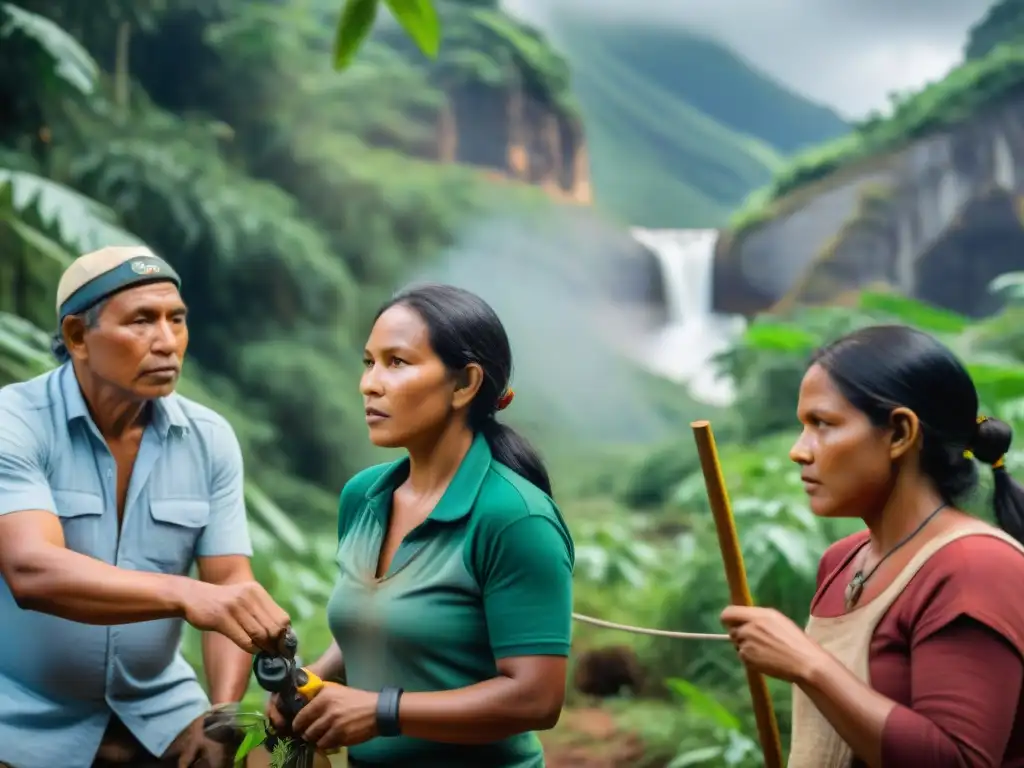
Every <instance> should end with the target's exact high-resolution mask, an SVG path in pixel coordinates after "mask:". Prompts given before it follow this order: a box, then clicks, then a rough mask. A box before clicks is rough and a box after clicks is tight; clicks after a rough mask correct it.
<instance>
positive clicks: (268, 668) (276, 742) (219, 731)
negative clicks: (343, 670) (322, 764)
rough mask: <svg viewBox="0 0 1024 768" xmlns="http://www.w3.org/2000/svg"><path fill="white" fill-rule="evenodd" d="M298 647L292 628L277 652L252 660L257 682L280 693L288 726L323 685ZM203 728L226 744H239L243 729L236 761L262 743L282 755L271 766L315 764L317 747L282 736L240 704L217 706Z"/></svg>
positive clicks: (292, 767) (293, 767)
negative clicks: (298, 655) (303, 660)
mask: <svg viewBox="0 0 1024 768" xmlns="http://www.w3.org/2000/svg"><path fill="white" fill-rule="evenodd" d="M298 649H299V640H298V638H297V637H296V636H295V632H294V631H293V630H292V629H291V628H290V627H289V629H288V630H287V631H286V632H285V634H284V636H283V637H282V638H281V642H280V645H279V647H278V652H277V653H268V652H267V651H260V652H259V653H257V654H256V656H255V657H254V658H253V661H252V671H253V675H254V676H255V677H256V682H257V683H258V684H259V686H260V688H262V689H263V690H265V691H267V692H268V693H272V694H277V695H278V702H279V703H278V711H280V713H281V714H282V716H283V717H284V718H285V721H286V722H287V723H288V725H289V726H290V725H291V722H292V720H294V718H295V715H297V714H298V713H299V710H301V709H302V708H303V707H304V706H305V705H306V704H308V703H309V702H310V700H312V698H313V697H314V696H316V695H317V694H318V693H319V692H320V690H321V689H322V688H323V687H324V681H323V680H321V679H320V677H319V676H318V675H316V674H314V673H313V672H310V671H309V670H308V669H306V668H304V667H300V666H299V665H298V662H297V660H296V653H297V652H298ZM204 730H205V732H206V735H207V736H208V737H209V738H211V739H213V740H215V741H219V742H221V743H225V744H230V743H233V742H234V743H237V741H238V733H239V731H244V732H245V736H244V738H243V739H242V746H241V747H239V750H238V753H237V754H236V760H237V759H240V758H241V757H244V755H245V754H247V753H248V752H249V751H250V750H252V749H254V748H256V747H258V746H260V744H262V745H263V746H264V747H265V748H266V750H267V751H268V752H270V753H271V755H272V756H280V757H281V762H280V763H274V762H273V761H272V763H271V764H272V765H278V764H279V765H282V766H288V768H302V767H303V766H312V765H313V757H314V755H315V753H316V747H315V746H314V745H312V744H307V743H305V742H303V741H301V740H292V739H282V738H281V737H279V736H278V734H276V733H274V730H273V728H272V727H271V725H270V724H269V723H268V722H267V721H266V718H265V717H264V716H263V714H262V713H250V714H245V713H241V712H238V708H237V705H234V706H231V707H215V708H214V709H213V710H212V711H211V712H210V713H209V714H208V715H207V716H206V720H205V723H204Z"/></svg>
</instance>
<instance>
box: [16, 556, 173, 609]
mask: <svg viewBox="0 0 1024 768" xmlns="http://www.w3.org/2000/svg"><path fill="white" fill-rule="evenodd" d="M4 571H5V576H6V579H7V583H8V586H9V588H10V590H11V593H12V595H13V596H14V599H15V600H16V601H17V603H18V605H19V606H20V607H22V608H25V609H27V610H33V611H39V612H40V613H48V614H51V615H53V616H59V617H60V618H62V619H70V620H71V621H77V622H79V623H82V624H95V625H113V624H133V623H136V622H140V621H153V620H155V619H168V618H181V617H183V616H184V614H185V604H186V599H185V595H186V594H187V589H188V586H189V584H190V583H191V579H188V578H186V577H184V576H170V575H167V574H159V573H147V572H143V571H130V570H127V569H124V568H117V567H115V566H113V565H108V564H107V563H104V562H101V561H99V560H95V559H94V558H91V557H87V556H86V555H82V554H79V553H78V552H73V551H71V550H69V549H66V548H64V547H58V546H54V545H41V546H40V547H39V548H38V549H37V550H36V551H35V552H33V553H31V554H30V555H26V556H22V557H19V558H18V559H17V560H16V561H15V562H13V563H9V564H8V566H7V567H6V568H5V569H4Z"/></svg>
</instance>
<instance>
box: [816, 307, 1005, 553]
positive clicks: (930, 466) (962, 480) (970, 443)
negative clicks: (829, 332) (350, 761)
mask: <svg viewBox="0 0 1024 768" xmlns="http://www.w3.org/2000/svg"><path fill="white" fill-rule="evenodd" d="M811 362H812V364H813V363H817V364H818V365H820V366H821V367H822V368H823V369H825V371H826V372H827V373H828V374H829V376H830V378H831V379H832V381H833V382H834V383H835V385H836V387H837V388H838V389H839V391H840V392H842V393H843V396H844V397H846V399H847V400H849V401H850V402H851V403H852V404H853V405H854V407H856V408H857V409H858V410H860V411H862V412H863V413H864V414H865V415H866V416H867V417H868V419H870V421H871V422H872V423H873V424H875V425H877V426H885V425H887V424H889V419H890V415H891V414H892V411H893V409H895V408H898V407H904V408H909V409H910V410H912V411H913V412H914V413H915V414H917V418H918V419H919V420H920V422H921V432H922V434H923V436H924V441H923V446H922V451H921V469H922V471H923V472H924V473H925V475H927V476H928V477H929V478H930V479H931V481H932V482H933V483H934V484H935V487H936V488H937V489H938V492H939V494H940V495H941V496H942V499H943V500H944V501H945V502H946V503H948V504H953V503H955V502H957V501H958V500H962V499H963V497H964V496H965V495H966V494H968V493H969V492H970V491H971V490H973V488H974V487H975V485H976V483H977V479H978V475H977V470H976V468H975V463H974V461H972V460H971V458H970V457H969V456H967V455H965V451H970V452H971V453H972V454H973V456H974V458H975V459H977V460H978V461H981V462H984V463H985V464H989V465H993V472H994V476H995V477H994V479H995V492H994V494H993V506H994V507H995V516H996V521H997V522H998V523H999V526H1000V527H1001V528H1002V529H1003V530H1005V531H1006V532H1007V533H1009V534H1010V535H1011V536H1013V537H1014V538H1015V539H1017V540H1018V541H1022V542H1024V488H1022V487H1021V486H1020V485H1019V484H1018V483H1016V482H1015V481H1014V480H1013V478H1011V477H1010V475H1009V473H1008V472H1007V471H1006V469H1005V467H1003V462H1002V459H1003V456H1004V455H1005V454H1006V452H1007V451H1008V450H1009V448H1010V442H1011V440H1012V439H1013V430H1011V428H1010V425H1009V424H1007V423H1005V422H1003V421H1000V420H999V419H992V418H987V419H979V416H978V392H977V390H976V389H975V388H974V382H973V381H972V380H971V376H970V374H969V373H968V372H967V369H966V368H964V366H963V365H962V364H961V362H960V361H959V360H958V359H957V358H956V356H955V355H954V354H953V353H952V352H951V351H950V350H949V349H948V348H946V347H945V346H944V345H943V344H942V343H941V342H939V341H938V340H937V339H935V338H934V337H932V336H930V335H928V334H927V333H923V332H922V331H918V330H915V329H914V328H909V327H907V326H904V325H876V326H871V327H868V328H862V329H860V330H858V331H854V332H853V333H850V334H848V335H846V336H843V337H842V338H840V339H838V340H836V341H834V342H832V343H831V344H828V345H827V346H825V347H823V348H821V349H820V350H818V351H817V352H815V354H814V356H813V357H812V359H811Z"/></svg>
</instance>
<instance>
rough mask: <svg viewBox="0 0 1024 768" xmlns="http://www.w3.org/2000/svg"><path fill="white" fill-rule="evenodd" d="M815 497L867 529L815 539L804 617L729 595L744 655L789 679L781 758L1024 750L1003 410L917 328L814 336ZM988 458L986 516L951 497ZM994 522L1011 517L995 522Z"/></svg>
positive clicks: (807, 407) (810, 378)
mask: <svg viewBox="0 0 1024 768" xmlns="http://www.w3.org/2000/svg"><path fill="white" fill-rule="evenodd" d="M797 415H798V417H799V419H800V421H801V423H802V424H803V432H802V434H801V435H800V438H799V439H798V440H797V442H796V444H795V445H794V446H793V448H792V450H791V452H790V457H791V458H792V459H793V461H795V462H796V463H797V464H799V465H800V469H801V476H802V479H803V480H804V486H805V489H806V491H807V494H808V496H809V497H810V506H811V509H812V510H813V511H814V513H815V514H817V515H820V516H823V517H859V518H862V519H863V520H864V523H865V526H866V530H865V531H863V532H860V533H857V534H854V535H853V536H849V537H847V538H846V539H843V540H842V541H839V542H838V543H836V544H834V545H833V546H832V547H830V548H829V549H828V551H827V552H826V553H825V555H824V556H823V557H822V560H821V564H820V566H819V569H818V590H817V594H816V595H815V597H814V600H813V602H812V604H811V619H810V620H809V622H808V625H807V627H806V629H805V630H804V629H801V628H800V627H798V626H797V625H796V624H794V623H793V622H792V621H790V620H789V619H788V618H786V617H785V616H783V615H782V614H780V613H779V612H778V611H775V610H772V609H768V608H746V607H740V606H731V607H729V608H727V609H726V610H725V611H724V612H723V614H722V621H723V623H724V624H725V625H726V626H727V627H728V628H729V633H730V636H731V637H732V640H733V642H734V643H735V645H736V647H737V648H738V650H739V654H740V656H741V658H742V659H743V661H744V662H745V663H746V664H747V665H748V666H750V667H751V668H753V669H755V670H758V671H760V672H763V673H764V674H767V675H771V676H773V677H777V678H781V679H783V680H787V681H789V682H792V683H793V684H794V738H793V743H792V745H791V754H790V768H831V767H832V766H835V767H836V768H838V767H839V766H849V765H853V766H872V768H883V767H884V768H895V767H897V766H898V767H900V768H903V767H904V766H906V767H907V768H946V767H947V766H948V767H949V768H953V767H954V766H957V767H962V766H1008V767H1014V768H1016V767H1022V768H1024V708H1022V707H1021V695H1022V680H1024V597H1022V596H1020V595H1019V590H1020V585H1022V584H1024V548H1021V547H1020V545H1019V544H1018V542H1019V541H1020V540H1021V539H1022V538H1024V489H1022V488H1021V487H1020V486H1019V485H1017V483H1015V482H1014V481H1013V480H1012V479H1011V478H1010V476H1009V475H1008V474H1007V472H1006V470H1005V469H1004V468H1003V461H1002V457H1003V454H1004V453H1005V452H1006V451H1007V449H1008V448H1009V445H1010V439H1011V432H1010V428H1009V426H1008V425H1006V424H1005V423H1003V422H1001V421H998V420H995V419H984V418H981V417H978V396H977V392H976V391H975V388H974V384H973V382H972V381H971V378H970V376H969V375H968V373H967V371H966V370H965V369H964V367H963V366H962V365H961V364H960V362H959V361H958V360H957V359H956V358H955V357H954V355H953V354H952V353H951V352H950V351H949V350H948V349H946V348H945V347H944V346H943V345H942V344H940V343H939V342H938V341H936V340H935V339H934V338H932V337H931V336H928V335H927V334H924V333H921V332H919V331H916V330H913V329H911V328H907V327H904V326H876V327H871V328H866V329H862V330H860V331H857V332H855V333H852V334H850V335H848V336H846V337H844V338H842V339H840V340H838V341H836V342H834V343H833V344H831V345H829V346H827V347H825V348H824V349H822V350H820V351H819V352H818V353H817V354H816V355H815V358H814V360H813V362H812V364H811V366H810V368H809V369H808V371H807V373H806V375H805V377H804V380H803V382H802V384H801V387H800V401H799V405H798V408H797ZM975 460H977V461H981V462H984V463H987V464H990V465H992V466H993V470H994V473H995V491H994V506H995V513H996V519H997V521H998V522H999V525H1000V528H1001V529H1002V530H1000V529H997V528H994V527H992V526H988V525H986V524H984V523H981V522H980V521H978V520H976V519H974V518H972V517H970V516H968V515H966V514H964V513H963V512H961V511H959V510H958V509H956V507H955V504H956V502H957V500H959V499H962V498H963V497H964V495H965V494H967V493H968V492H969V491H971V490H972V489H973V488H974V486H975V483H976V467H975ZM1007 534H1009V535H1007Z"/></svg>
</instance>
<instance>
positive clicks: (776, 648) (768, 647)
mask: <svg viewBox="0 0 1024 768" xmlns="http://www.w3.org/2000/svg"><path fill="white" fill-rule="evenodd" d="M721 620H722V624H724V625H725V627H726V628H727V629H728V630H729V639H730V640H732V642H733V645H735V646H736V650H737V651H739V654H740V658H741V659H742V660H743V663H744V664H746V665H747V666H748V667H749V668H750V669H753V670H754V671H756V672H761V673H762V674H765V675H768V676H769V677H775V678H778V679H779V680H785V681H786V682H789V683H799V682H800V681H802V680H806V679H807V678H808V676H809V674H810V670H811V669H813V667H814V664H815V663H816V662H817V660H818V659H819V658H820V657H821V655H822V654H823V653H824V650H823V649H822V648H821V646H820V645H818V644H817V643H815V642H814V641H813V640H811V638H809V637H808V636H807V634H806V633H805V632H804V631H803V630H802V629H800V627H798V626H797V625H796V624H795V623H794V622H793V621H792V619H790V618H788V617H787V616H785V615H784V614H782V613H780V612H779V611H777V610H775V609H774V608H757V607H748V606H745V605H730V606H729V607H728V608H726V609H725V610H724V611H722V614H721Z"/></svg>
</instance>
